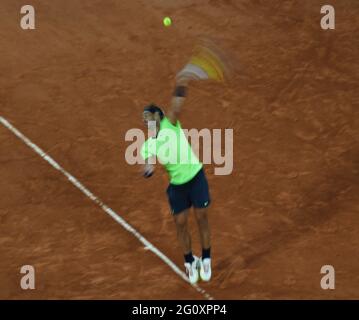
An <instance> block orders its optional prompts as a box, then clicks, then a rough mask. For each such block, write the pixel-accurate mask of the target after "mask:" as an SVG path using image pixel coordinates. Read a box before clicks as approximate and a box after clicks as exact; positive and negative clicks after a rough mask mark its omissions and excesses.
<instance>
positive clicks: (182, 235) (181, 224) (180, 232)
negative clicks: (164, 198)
mask: <svg viewBox="0 0 359 320" xmlns="http://www.w3.org/2000/svg"><path fill="white" fill-rule="evenodd" d="M188 212H189V211H188V210H184V211H182V212H181V213H179V214H176V215H174V220H175V223H176V229H177V238H178V241H179V243H180V245H181V248H182V250H183V253H184V255H187V254H189V253H190V252H191V251H192V242H191V235H190V233H189V230H188Z"/></svg>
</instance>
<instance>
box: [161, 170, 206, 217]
mask: <svg viewBox="0 0 359 320" xmlns="http://www.w3.org/2000/svg"><path fill="white" fill-rule="evenodd" d="M167 196H168V201H169V203H170V207H171V212H172V214H174V215H176V214H178V213H181V212H182V211H184V210H186V209H188V208H190V207H192V206H193V207H195V208H206V207H208V206H209V204H210V202H211V200H210V196H209V189H208V182H207V179H206V175H205V174H204V171H203V169H201V170H200V171H199V172H198V173H197V174H196V175H195V176H194V178H193V179H192V180H190V181H188V182H186V183H184V184H180V185H175V184H170V185H169V186H168V188H167Z"/></svg>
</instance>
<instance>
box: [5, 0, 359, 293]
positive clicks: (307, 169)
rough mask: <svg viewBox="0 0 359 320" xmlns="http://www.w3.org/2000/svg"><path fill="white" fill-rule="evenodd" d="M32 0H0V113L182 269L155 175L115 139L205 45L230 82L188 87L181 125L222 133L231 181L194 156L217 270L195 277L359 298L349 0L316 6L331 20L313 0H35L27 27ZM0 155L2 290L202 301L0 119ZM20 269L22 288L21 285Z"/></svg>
mask: <svg viewBox="0 0 359 320" xmlns="http://www.w3.org/2000/svg"><path fill="white" fill-rule="evenodd" d="M28 2H29V3H27V2H26V3H25V2H24V1H19V0H3V1H2V3H1V5H0V39H1V45H0V117H3V119H6V120H7V121H9V123H10V124H11V125H12V126H13V127H15V128H16V129H18V130H19V131H21V132H22V134H24V135H25V136H26V137H27V138H28V139H30V140H31V141H32V142H33V143H35V144H36V145H37V146H38V147H40V148H41V149H42V150H43V151H44V152H46V153H47V154H48V155H49V156H51V157H52V158H53V159H54V160H55V161H57V163H59V164H60V165H61V166H62V167H63V168H64V169H65V170H66V172H69V173H70V174H71V175H73V176H74V177H76V178H77V179H78V181H79V182H81V183H82V184H83V185H84V186H85V187H86V188H88V190H90V191H91V192H92V193H93V194H94V195H96V196H97V197H99V198H100V199H101V200H102V201H103V203H105V204H106V205H107V206H108V207H109V208H111V209H112V210H114V211H115V212H116V213H117V214H118V215H119V216H121V217H122V218H123V219H125V220H126V221H127V222H128V223H129V224H131V225H132V226H133V227H134V228H135V229H136V230H137V231H138V232H139V233H140V234H141V235H143V236H144V237H145V238H146V239H147V240H148V241H150V242H151V243H152V244H153V245H154V246H156V247H157V248H158V249H159V250H160V251H161V252H162V253H163V254H165V255H166V256H167V257H168V258H169V259H171V260H172V261H173V262H174V263H175V264H176V265H177V266H178V267H179V268H180V269H181V270H183V269H184V268H183V261H182V260H183V257H182V253H181V250H180V247H179V245H178V243H177V239H176V231H175V226H174V223H173V219H172V217H171V214H170V211H169V207H168V203H167V198H166V194H165V190H166V187H167V184H168V178H167V175H166V173H165V171H164V170H163V169H159V168H158V170H157V171H156V173H155V175H154V176H153V177H152V178H151V179H144V178H143V177H142V175H141V171H140V168H139V167H138V166H130V165H129V164H127V162H126V161H125V157H124V154H125V150H126V148H127V147H128V145H129V142H126V141H125V133H126V132H127V130H129V129H131V128H142V127H141V126H142V120H141V112H142V109H143V106H144V105H146V104H147V103H149V102H155V103H157V104H159V105H161V106H167V105H168V103H169V101H170V98H171V93H172V89H173V84H174V77H175V75H176V73H177V72H178V70H179V69H180V68H181V67H182V66H183V65H184V63H185V62H186V61H187V59H188V57H189V55H190V52H191V50H192V48H193V45H194V44H195V43H196V39H197V38H198V37H199V36H203V35H204V36H210V37H212V38H214V39H217V41H218V42H219V43H220V45H221V46H222V48H223V49H224V50H226V52H228V53H229V55H230V56H231V58H232V59H233V61H234V62H235V66H236V73H235V75H234V78H232V79H231V81H229V82H228V83H227V84H215V83H210V82H209V83H206V82H202V83H200V82H199V83H194V84H193V85H192V86H191V87H190V92H189V98H188V101H187V102H186V104H185V109H184V111H183V118H182V121H181V122H182V125H183V127H185V128H188V129H190V128H198V129H201V128H209V129H214V128H220V129H225V128H233V129H234V169H233V172H232V174H231V175H229V176H216V175H214V166H213V165H206V166H205V170H206V173H207V177H208V180H209V184H210V190H211V194H212V200H213V201H212V206H211V211H210V223H211V226H212V237H213V244H212V251H213V278H212V280H211V282H210V283H208V284H206V283H199V286H200V288H202V289H204V290H205V291H206V292H207V293H208V294H209V295H210V296H212V297H214V298H215V299H354V298H355V299H359V290H358V289H359V259H358V257H359V232H358V230H359V91H358V84H359V64H358V57H359V38H358V34H359V21H358V17H359V2H358V1H351V0H342V1H339V0H331V1H328V2H330V4H331V5H333V6H334V7H335V9H336V29H335V30H328V31H324V30H322V29H321V28H320V19H321V17H322V15H321V14H320V8H321V6H322V5H323V4H326V3H323V1H317V0H306V1H294V0H282V1H279V0H272V1H264V0H215V1H214V0H196V1H194V0H182V1H174V0H173V1H165V0H153V1H148V0H147V1H145V0H131V1H130V0H121V1H120V0H106V1H102V0H101V1H100V0H89V1H80V0H61V1H60V0H52V1H45V0H38V1H36V2H34V3H33V5H34V7H35V9H36V29H35V30H27V31H25V30H22V29H21V28H20V25H19V21H20V17H21V15H20V8H21V6H23V5H25V4H31V2H32V1H28ZM165 16H170V17H171V18H172V22H173V23H172V26H171V27H168V28H166V27H164V26H163V24H162V19H163V17H165ZM0 150H1V152H0V177H1V179H0V299H87V298H88V299H205V298H206V297H205V295H204V294H202V293H201V292H199V291H198V290H196V289H195V288H193V287H192V286H191V285H189V284H188V283H186V282H185V281H184V280H183V279H182V278H181V277H179V276H178V274H176V273H175V272H174V271H173V270H172V269H171V268H170V267H169V266H168V265H167V264H166V263H164V262H163V261H162V260H161V259H159V257H157V256H156V255H155V254H153V253H152V252H151V251H150V250H145V248H144V245H143V244H142V243H141V242H139V241H138V239H137V238H136V237H134V236H133V235H132V234H131V233H129V232H128V231H126V230H125V229H124V228H123V227H122V226H121V225H120V224H119V223H117V222H116V221H115V220H114V219H112V218H111V217H110V216H109V215H108V214H106V212H104V210H102V209H101V208H100V207H99V206H98V205H96V203H94V201H92V200H91V199H89V197H87V196H86V195H84V194H83V193H82V192H81V191H80V190H79V189H78V188H76V187H75V186H74V185H73V184H71V183H70V181H69V180H68V179H67V178H66V177H65V176H64V175H63V174H62V173H61V172H60V171H58V170H55V169H54V168H53V167H52V166H51V165H50V164H49V163H48V162H46V161H45V160H44V159H42V158H41V157H40V156H39V155H38V154H36V153H35V152H34V150H33V149H31V148H30V147H29V146H27V145H26V144H25V143H24V142H23V141H22V140H21V139H19V138H18V137H16V136H15V135H14V133H13V132H12V131H11V130H9V129H8V128H6V127H5V126H4V125H0ZM191 226H192V231H193V233H192V234H193V242H194V253H196V254H199V249H200V247H199V239H198V233H197V232H196V228H195V227H196V226H195V223H194V219H193V217H191ZM23 265H33V266H34V267H35V270H36V289H35V290H27V291H24V290H22V289H21V288H20V279H21V276H22V275H21V274H20V268H21V266H23ZM323 265H332V266H333V267H334V268H335V272H336V273H335V276H336V277H335V280H336V288H335V290H322V289H321V287H320V280H321V277H322V276H323V275H321V274H320V269H321V267H322V266H323Z"/></svg>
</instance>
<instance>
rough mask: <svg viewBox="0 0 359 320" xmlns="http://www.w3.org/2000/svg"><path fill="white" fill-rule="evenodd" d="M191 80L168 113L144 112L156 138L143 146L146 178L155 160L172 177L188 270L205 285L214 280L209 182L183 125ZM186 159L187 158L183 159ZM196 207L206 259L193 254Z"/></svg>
mask: <svg viewBox="0 0 359 320" xmlns="http://www.w3.org/2000/svg"><path fill="white" fill-rule="evenodd" d="M188 81H189V79H186V78H182V79H181V80H178V81H177V84H176V88H175V90H174V93H173V97H172V101H171V105H170V108H169V110H168V113H167V114H166V115H165V114H164V113H163V111H162V110H161V108H159V107H158V106H156V105H153V104H151V105H149V106H147V107H145V108H144V111H143V120H144V122H145V124H146V125H147V126H151V125H153V124H154V125H155V135H154V136H153V137H150V138H149V139H148V140H147V141H146V142H145V143H144V145H143V146H142V149H141V155H142V157H143V158H144V159H145V165H144V176H145V177H146V178H148V177H150V176H152V174H153V173H154V165H153V164H151V162H152V163H153V162H154V161H153V160H154V159H155V158H157V160H159V162H161V163H162V164H163V165H164V167H165V169H166V171H167V172H168V174H169V178H170V184H169V186H168V188H167V195H168V200H169V204H170V208H171V212H172V215H173V217H174V221H175V224H176V228H177V237H178V240H179V242H180V244H181V247H182V248H183V253H184V259H185V264H184V265H185V268H186V272H187V275H188V278H189V281H190V283H192V284H193V283H196V282H197V281H198V279H199V276H200V277H201V279H202V280H203V281H209V280H210V279H211V243H210V230H209V225H208V218H207V211H208V210H207V208H208V206H209V204H210V196H209V190H208V183H207V179H206V176H205V173H204V170H203V165H202V163H201V162H200V161H199V160H198V158H197V157H196V155H195V154H194V152H193V150H192V148H191V146H190V144H189V143H188V140H187V138H186V136H185V134H184V132H183V130H182V127H181V124H180V122H179V117H180V114H181V113H182V105H183V103H184V101H185V98H186V93H187V84H188ZM183 155H185V157H183ZM191 207H193V209H194V214H195V217H196V220H197V224H198V229H199V234H200V239H201V245H202V256H201V257H200V258H198V257H196V256H194V255H193V254H192V245H191V235H190V233H189V229H188V214H189V210H190V208H191Z"/></svg>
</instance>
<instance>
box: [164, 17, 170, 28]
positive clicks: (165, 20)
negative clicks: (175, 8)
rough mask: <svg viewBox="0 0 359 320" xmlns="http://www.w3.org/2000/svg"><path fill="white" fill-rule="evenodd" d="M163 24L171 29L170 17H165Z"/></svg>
mask: <svg viewBox="0 0 359 320" xmlns="http://www.w3.org/2000/svg"><path fill="white" fill-rule="evenodd" d="M163 24H164V25H165V27H169V26H170V25H171V24H172V20H171V18H170V17H165V18H164V19H163Z"/></svg>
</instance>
